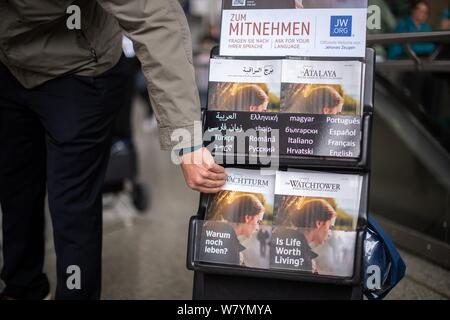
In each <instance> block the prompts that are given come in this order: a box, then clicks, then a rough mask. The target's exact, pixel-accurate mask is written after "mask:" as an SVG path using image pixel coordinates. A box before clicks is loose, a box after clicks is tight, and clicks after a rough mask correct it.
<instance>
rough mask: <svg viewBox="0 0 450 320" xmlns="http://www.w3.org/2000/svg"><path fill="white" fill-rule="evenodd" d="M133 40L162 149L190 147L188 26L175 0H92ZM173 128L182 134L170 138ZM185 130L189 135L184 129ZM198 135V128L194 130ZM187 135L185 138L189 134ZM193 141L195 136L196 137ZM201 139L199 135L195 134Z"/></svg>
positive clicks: (193, 90) (195, 112)
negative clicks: (177, 138) (182, 131)
mask: <svg viewBox="0 0 450 320" xmlns="http://www.w3.org/2000/svg"><path fill="white" fill-rule="evenodd" d="M97 2H98V3H99V4H100V5H101V6H102V7H103V8H104V9H105V10H106V11H108V12H109V13H110V14H112V15H113V16H114V17H115V18H116V19H117V21H118V22H119V25H120V27H121V28H122V29H123V31H124V33H125V34H126V35H127V36H128V37H129V38H130V39H131V41H132V42H133V46H134V49H135V51H136V55H137V57H138V58H139V60H140V61H141V64H142V69H143V72H144V75H145V77H146V79H147V83H148V91H149V95H150V100H151V103H152V106H153V107H154V109H155V113H156V118H157V121H158V126H159V131H160V144H161V148H162V149H165V150H167V149H170V148H172V147H174V146H175V145H176V147H177V148H189V147H192V146H194V144H195V142H197V144H198V141H194V122H195V121H200V101H199V96H198V89H197V86H196V82H195V73H194V66H193V59H192V44H191V36H190V31H189V26H188V24H187V20H186V17H185V15H184V12H183V10H182V8H181V6H180V4H179V3H178V1H177V0H97ZM176 129H184V130H185V131H184V139H182V141H181V143H180V141H176V142H173V141H172V139H171V135H172V133H173V131H174V130H176ZM188 133H189V134H188ZM197 135H201V132H197ZM187 137H190V138H189V139H188V138H187ZM197 140H198V137H197ZM200 143H201V138H200Z"/></svg>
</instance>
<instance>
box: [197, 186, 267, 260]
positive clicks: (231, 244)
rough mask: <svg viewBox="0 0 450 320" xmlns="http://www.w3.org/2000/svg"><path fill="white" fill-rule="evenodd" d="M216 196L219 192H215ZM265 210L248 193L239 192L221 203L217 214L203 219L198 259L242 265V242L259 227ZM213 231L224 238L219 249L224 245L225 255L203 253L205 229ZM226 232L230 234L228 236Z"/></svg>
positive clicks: (256, 199)
mask: <svg viewBox="0 0 450 320" xmlns="http://www.w3.org/2000/svg"><path fill="white" fill-rule="evenodd" d="M218 197H219V198H220V193H219V194H218ZM264 213H265V208H264V205H263V204H262V203H261V201H260V200H259V199H258V198H257V197H256V196H255V195H252V194H242V195H238V196H236V197H234V198H233V200H232V201H231V202H230V203H228V204H226V205H224V208H223V210H222V211H221V213H220V214H218V216H215V217H211V218H209V219H211V220H210V221H205V224H204V226H203V234H202V245H201V248H200V254H201V259H202V260H204V261H208V262H218V263H226V264H231V265H242V266H245V261H244V259H243V255H242V252H243V251H244V250H245V249H246V247H244V246H243V245H242V243H241V242H242V241H243V240H246V239H249V238H250V237H252V236H253V235H254V234H255V233H256V232H257V231H258V229H259V224H260V223H261V221H262V220H263V217H264ZM208 230H209V231H214V232H216V233H218V234H221V235H226V236H225V237H221V238H222V239H223V241H224V244H223V246H222V247H223V248H227V249H228V250H227V251H226V255H217V254H214V253H211V254H209V253H205V247H204V245H205V241H204V240H205V239H206V237H207V231H208ZM228 235H230V236H228Z"/></svg>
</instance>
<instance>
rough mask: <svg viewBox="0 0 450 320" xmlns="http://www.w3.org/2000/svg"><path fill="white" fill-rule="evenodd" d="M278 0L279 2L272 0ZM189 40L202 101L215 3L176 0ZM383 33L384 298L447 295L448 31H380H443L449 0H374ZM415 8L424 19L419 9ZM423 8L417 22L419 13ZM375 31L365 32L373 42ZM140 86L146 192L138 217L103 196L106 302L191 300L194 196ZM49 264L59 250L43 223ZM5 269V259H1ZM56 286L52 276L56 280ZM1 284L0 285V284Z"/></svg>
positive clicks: (379, 188) (377, 42)
mask: <svg viewBox="0 0 450 320" xmlns="http://www.w3.org/2000/svg"><path fill="white" fill-rule="evenodd" d="M274 1H275V0H274ZM180 2H181V4H182V5H183V8H184V9H185V11H186V14H187V17H188V20H189V23H190V26H191V32H192V35H193V47H194V61H195V66H196V75H197V82H198V87H199V91H200V95H201V97H202V107H205V106H206V96H207V85H208V65H209V54H210V50H211V48H212V47H213V46H215V45H217V43H218V37H219V25H220V7H221V0H181V1H180ZM369 3H370V4H372V5H377V6H379V7H380V8H381V10H382V11H381V19H382V23H381V29H380V30H369V44H370V45H371V46H373V47H374V48H375V49H376V50H377V51H376V52H377V61H378V64H377V72H376V83H375V92H376V95H375V99H376V100H375V109H376V115H375V120H374V130H373V150H372V169H373V174H372V184H371V199H370V212H371V214H373V215H374V216H375V217H376V219H377V221H379V222H380V223H381V224H382V226H383V227H384V228H385V230H386V231H387V232H388V233H389V235H390V236H391V237H392V238H393V239H394V241H395V242H396V244H397V245H398V247H399V248H400V249H401V250H402V254H403V257H404V259H405V261H406V263H407V268H408V269H407V276H406V278H405V279H404V280H403V281H402V282H401V283H400V285H399V286H398V287H397V288H396V289H395V290H394V291H393V292H392V293H391V294H390V295H389V296H388V298H390V299H449V298H450V271H449V269H450V234H449V227H448V224H449V221H450V98H449V95H450V54H449V52H450V49H449V46H450V43H449V39H448V37H447V39H445V37H439V36H437V37H435V38H424V39H421V40H420V41H419V42H417V41H416V42H414V41H413V42H411V41H410V40H405V42H401V41H400V40H399V41H400V42H395V41H393V40H392V39H391V40H386V39H383V38H382V37H381V38H380V37H379V38H377V36H380V34H381V35H382V34H384V33H397V34H400V32H401V33H406V32H419V33H420V32H425V33H424V36H426V35H427V34H428V33H426V32H429V31H442V30H450V24H449V20H450V16H449V9H450V1H448V0H432V1H429V2H428V4H429V6H428V8H423V7H422V6H420V4H419V5H418V6H417V7H415V8H414V10H412V11H411V9H410V8H411V4H412V1H408V0H396V1H391V0H370V1H369ZM420 14H421V15H420ZM418 15H420V16H421V19H422V20H420V19H419V20H420V21H418V20H415V19H416V16H418ZM370 37H372V38H370ZM137 77H138V79H140V80H138V81H137V82H136V83H137V86H138V87H139V88H138V89H139V90H138V92H139V91H140V92H141V94H140V95H139V94H137V95H136V97H135V99H134V103H133V109H132V120H133V139H134V141H135V144H136V150H137V155H138V159H139V167H140V172H139V175H138V177H139V180H140V182H142V183H143V184H144V185H145V186H146V187H147V189H148V191H149V201H148V207H147V208H146V209H145V210H144V211H143V212H139V211H138V210H136V206H135V204H133V202H132V198H130V197H129V196H128V194H127V190H129V189H130V187H129V186H125V187H126V189H125V191H121V192H117V193H107V194H105V198H104V206H105V213H104V230H105V232H104V254H103V258H104V259H103V261H104V264H103V287H104V289H103V298H105V299H190V298H191V291H192V277H193V274H192V272H190V271H188V270H187V269H186V266H185V259H186V246H187V243H186V241H187V231H188V221H189V218H190V217H191V216H192V215H195V213H196V210H197V205H198V194H197V193H195V192H193V191H190V190H189V189H188V188H187V187H186V186H185V184H184V180H183V177H182V174H181V171H180V169H179V168H178V167H176V166H175V165H173V164H172V163H171V161H170V154H169V153H168V152H160V151H159V145H158V133H157V128H156V121H155V120H154V116H153V115H152V112H151V106H149V105H148V103H147V102H146V97H145V92H144V93H142V91H143V89H142V88H144V87H145V84H143V80H142V78H139V75H137ZM47 222H48V223H47V224H48V228H47V234H48V237H47V239H48V248H47V261H46V270H47V272H49V275H50V277H51V279H52V281H54V279H55V274H54V273H55V257H54V253H53V244H52V239H51V223H50V220H49V219H48V221H47ZM0 265H1V260H0ZM53 286H54V283H53ZM0 288H1V284H0Z"/></svg>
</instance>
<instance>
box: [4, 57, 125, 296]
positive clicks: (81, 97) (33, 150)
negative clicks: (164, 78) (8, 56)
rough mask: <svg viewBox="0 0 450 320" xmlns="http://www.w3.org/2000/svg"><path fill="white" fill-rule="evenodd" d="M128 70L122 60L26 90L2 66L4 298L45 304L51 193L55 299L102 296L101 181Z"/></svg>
mask: <svg viewBox="0 0 450 320" xmlns="http://www.w3.org/2000/svg"><path fill="white" fill-rule="evenodd" d="M123 69H124V66H123V61H122V60H121V62H119V63H118V64H117V65H116V66H115V67H114V68H112V69H111V70H109V71H107V72H105V73H104V74H102V75H100V76H97V77H88V76H77V75H68V76H64V77H61V78H58V79H54V80H51V81H48V82H46V83H45V84H43V85H41V86H38V87H36V88H33V89H25V88H24V87H23V86H22V85H21V84H20V83H19V82H18V81H17V80H16V79H15V78H14V77H13V76H12V75H11V73H10V72H9V71H8V70H7V69H6V68H5V67H4V66H2V65H1V64H0V204H1V209H2V213H3V257H4V265H3V270H2V273H1V279H2V280H3V281H4V282H5V284H6V288H5V291H4V293H5V294H6V295H8V296H11V297H14V298H18V299H41V298H43V297H44V296H45V295H46V294H47V292H48V279H47V277H46V275H45V274H43V270H42V269H43V261H44V235H43V234H44V200H45V194H46V191H47V192H48V201H49V207H50V212H51V218H52V223H53V236H54V244H55V250H56V256H57V288H56V298H57V299H99V298H100V290H101V253H102V184H103V180H104V175H105V171H106V167H107V162H108V157H109V152H110V145H111V141H110V135H111V126H112V123H113V121H114V117H115V114H116V113H117V111H118V109H119V107H120V106H121V104H122V103H123V101H122V99H123V94H122V93H123V90H122V87H123V81H122V75H123V72H124V70H123ZM46 189H47V190H46ZM73 266H75V267H73ZM74 270H75V271H74ZM77 270H79V272H77ZM78 275H80V277H79V280H80V282H79V284H80V285H81V286H80V288H78V286H77V283H78V282H77V279H78V277H77V276H78ZM74 277H75V278H74Z"/></svg>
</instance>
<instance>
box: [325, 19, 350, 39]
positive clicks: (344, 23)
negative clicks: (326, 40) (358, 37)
mask: <svg viewBox="0 0 450 320" xmlns="http://www.w3.org/2000/svg"><path fill="white" fill-rule="evenodd" d="M351 36H352V16H331V27H330V37H351Z"/></svg>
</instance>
